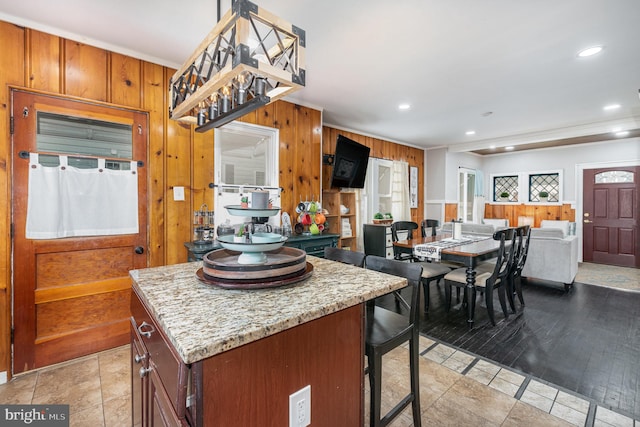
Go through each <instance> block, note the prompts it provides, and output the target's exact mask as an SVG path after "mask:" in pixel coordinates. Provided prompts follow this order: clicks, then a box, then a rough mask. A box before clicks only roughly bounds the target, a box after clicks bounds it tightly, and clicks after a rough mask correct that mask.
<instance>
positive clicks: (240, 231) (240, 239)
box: [233, 226, 246, 243]
mask: <svg viewBox="0 0 640 427" xmlns="http://www.w3.org/2000/svg"><path fill="white" fill-rule="evenodd" d="M245 239H246V237H245V235H244V226H241V227H240V228H239V229H238V231H237V232H236V234H234V235H233V241H234V242H235V243H242V242H244V241H245Z"/></svg>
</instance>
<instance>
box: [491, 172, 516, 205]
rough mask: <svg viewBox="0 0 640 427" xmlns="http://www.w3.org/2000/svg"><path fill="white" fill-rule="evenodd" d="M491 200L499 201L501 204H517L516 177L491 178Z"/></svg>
mask: <svg viewBox="0 0 640 427" xmlns="http://www.w3.org/2000/svg"><path fill="white" fill-rule="evenodd" d="M504 193H507V196H506V197H504V196H503V194H504ZM505 199H506V200H505ZM493 200H494V201H501V202H517V201H518V175H510V176H496V177H494V178H493Z"/></svg>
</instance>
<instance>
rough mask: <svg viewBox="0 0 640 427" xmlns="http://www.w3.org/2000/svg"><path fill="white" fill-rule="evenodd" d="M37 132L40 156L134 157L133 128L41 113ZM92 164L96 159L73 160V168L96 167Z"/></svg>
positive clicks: (119, 124)
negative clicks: (48, 154)
mask: <svg viewBox="0 0 640 427" xmlns="http://www.w3.org/2000/svg"><path fill="white" fill-rule="evenodd" d="M36 132H37V133H36V149H37V151H38V152H39V153H40V152H48V153H65V154H78V155H81V156H91V157H93V156H95V157H100V158H115V159H129V160H131V159H132V157H133V155H132V151H133V131H132V127H131V125H127V124H122V123H112V122H105V121H101V120H93V119H87V118H83V117H73V116H66V115H61V114H54V113H48V112H43V111H40V112H38V117H37V131H36ZM90 160H93V159H80V158H76V159H75V160H74V161H73V162H72V161H71V159H70V160H69V164H70V165H72V166H76V167H82V168H87V167H96V166H89V163H90V162H89V161H90ZM74 162H75V164H74ZM96 165H97V163H96Z"/></svg>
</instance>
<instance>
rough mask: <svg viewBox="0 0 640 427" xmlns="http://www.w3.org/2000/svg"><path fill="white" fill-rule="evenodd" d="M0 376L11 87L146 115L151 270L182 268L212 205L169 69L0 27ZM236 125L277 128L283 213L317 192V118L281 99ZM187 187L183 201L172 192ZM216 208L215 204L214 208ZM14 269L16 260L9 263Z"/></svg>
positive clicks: (4, 346) (6, 327)
mask: <svg viewBox="0 0 640 427" xmlns="http://www.w3.org/2000/svg"><path fill="white" fill-rule="evenodd" d="M0 39H1V40H2V42H3V46H4V49H3V52H2V55H0V85H1V87H2V89H1V90H0V108H1V109H2V120H0V135H1V136H2V144H0V191H2V192H3V194H5V196H4V200H5V201H6V202H5V203H3V204H2V205H0V233H1V234H2V235H3V236H4V237H5V239H4V244H2V245H0V310H1V311H0V313H1V315H0V371H7V370H9V363H10V361H9V349H10V341H9V340H10V334H9V331H10V303H9V302H10V283H11V282H10V278H11V236H10V224H11V216H10V212H11V159H10V153H11V137H10V134H9V127H8V124H9V116H10V99H9V97H10V88H9V87H10V86H16V87H24V88H28V89H32V90H37V91H42V92H47V93H53V94H58V95H61V96H70V97H77V98H82V99H86V100H89V101H91V102H101V103H108V104H112V105H114V106H124V107H127V108H133V109H139V110H142V111H145V112H147V113H148V115H149V141H148V149H149V151H148V165H147V174H148V180H149V181H148V206H149V221H148V224H149V233H148V235H149V246H148V251H147V253H148V256H149V266H158V265H166V264H175V263H179V262H186V260H187V253H186V249H185V247H184V246H183V243H184V242H187V241H190V240H191V238H192V230H191V227H192V225H191V222H192V212H193V210H196V209H199V208H200V205H202V203H207V205H209V206H212V204H213V190H212V189H211V188H209V183H211V182H213V181H214V174H213V161H214V159H213V152H214V148H213V147H214V140H213V139H214V136H213V134H214V132H213V130H211V131H209V132H206V133H204V134H199V133H196V132H195V131H194V130H193V128H191V127H185V126H183V125H179V124H178V123H176V122H174V121H172V120H170V119H169V116H168V100H167V93H168V81H169V78H170V77H171V75H172V74H173V73H174V70H171V69H169V68H167V67H163V66H160V65H157V64H152V63H149V62H145V61H142V60H139V59H136V58H132V57H128V56H125V55H120V54H118V53H114V52H109V51H106V50H103V49H100V48H96V47H93V46H88V45H85V44H82V43H79V42H75V41H72V40H66V39H63V38H61V37H57V36H53V35H50V34H46V33H43V32H39V31H36V30H32V29H28V28H23V27H19V26H16V25H13V24H10V23H6V22H2V21H0ZM241 120H242V121H246V122H249V123H254V124H258V125H264V126H270V127H276V128H278V129H279V130H280V185H281V186H282V187H283V188H284V189H285V192H284V193H283V195H282V208H283V210H286V211H288V212H292V211H293V210H294V203H296V201H297V200H299V197H300V196H303V195H312V194H316V195H318V194H320V193H321V188H320V185H321V183H320V167H321V158H322V153H321V148H320V146H321V140H322V122H321V120H322V116H321V112H320V111H318V110H314V109H311V108H306V107H301V106H299V105H295V104H291V103H288V102H284V101H277V102H275V103H273V104H270V105H267V106H266V107H263V108H261V109H259V110H256V111H254V112H252V113H250V114H248V115H246V116H244V117H243V118H242V119H241ZM175 186H183V187H185V201H174V200H173V187H175ZM214 208H215V207H214ZM16 262H19V260H18V261H16Z"/></svg>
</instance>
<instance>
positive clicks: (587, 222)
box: [584, 219, 593, 224]
mask: <svg viewBox="0 0 640 427" xmlns="http://www.w3.org/2000/svg"><path fill="white" fill-rule="evenodd" d="M592 222H593V221H589V220H588V219H585V220H584V223H585V224H591V223H592Z"/></svg>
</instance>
